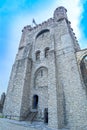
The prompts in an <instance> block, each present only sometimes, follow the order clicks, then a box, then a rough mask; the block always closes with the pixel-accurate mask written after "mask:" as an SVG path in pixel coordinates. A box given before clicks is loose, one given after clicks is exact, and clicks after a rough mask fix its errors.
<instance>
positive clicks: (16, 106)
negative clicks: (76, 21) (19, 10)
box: [3, 7, 87, 130]
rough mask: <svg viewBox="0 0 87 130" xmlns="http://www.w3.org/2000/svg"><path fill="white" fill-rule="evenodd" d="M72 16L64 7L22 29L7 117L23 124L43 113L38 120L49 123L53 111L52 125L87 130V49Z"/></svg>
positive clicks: (6, 101) (6, 102)
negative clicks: (84, 63) (86, 68)
mask: <svg viewBox="0 0 87 130" xmlns="http://www.w3.org/2000/svg"><path fill="white" fill-rule="evenodd" d="M66 12H67V10H66V9H65V8H64V7H58V8H57V9H56V10H55V11H54V15H53V18H50V19H48V20H47V21H45V22H43V23H42V24H39V25H37V26H35V27H31V26H30V25H29V26H26V27H24V29H23V30H22V37H21V41H20V45H19V49H18V53H17V55H16V59H15V62H14V64H13V67H12V72H11V76H10V80H9V84H8V90H7V96H6V100H5V104H4V110H3V115H4V116H5V117H7V118H9V117H10V118H11V119H17V120H23V119H25V117H26V116H27V114H28V113H29V112H31V111H33V110H37V111H38V114H37V117H36V120H38V121H39V120H40V121H44V111H45V110H48V126H49V127H51V128H56V129H59V128H64V127H68V128H69V129H70V130H86V127H87V99H86V98H87V95H86V89H84V88H85V87H84V86H85V85H84V82H83V77H82V76H81V70H80V69H81V68H80V63H81V60H82V59H83V57H84V56H86V54H87V50H85V52H84V51H83V50H81V49H80V47H79V44H78V41H77V39H76V37H75V34H74V33H73V29H72V28H71V25H70V21H69V20H68V18H67V13H66ZM81 54H82V55H81Z"/></svg>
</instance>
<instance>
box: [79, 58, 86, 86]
mask: <svg viewBox="0 0 87 130" xmlns="http://www.w3.org/2000/svg"><path fill="white" fill-rule="evenodd" d="M80 69H81V73H82V78H83V81H84V84H85V86H86V87H87V56H85V57H83V59H82V61H81V63H80Z"/></svg>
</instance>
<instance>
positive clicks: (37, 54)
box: [36, 51, 40, 60]
mask: <svg viewBox="0 0 87 130" xmlns="http://www.w3.org/2000/svg"><path fill="white" fill-rule="evenodd" d="M36 60H40V51H37V52H36Z"/></svg>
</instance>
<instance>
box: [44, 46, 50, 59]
mask: <svg viewBox="0 0 87 130" xmlns="http://www.w3.org/2000/svg"><path fill="white" fill-rule="evenodd" d="M48 53H49V48H48V47H47V48H46V49H45V57H46V58H47V57H48Z"/></svg>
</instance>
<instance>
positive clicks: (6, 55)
mask: <svg viewBox="0 0 87 130" xmlns="http://www.w3.org/2000/svg"><path fill="white" fill-rule="evenodd" d="M58 6H64V7H65V8H66V9H67V11H68V12H67V15H68V19H69V21H71V26H72V28H73V29H74V32H75V34H76V37H77V39H78V41H79V44H80V46H81V48H82V49H84V48H87V0H0V95H1V93H2V92H6V91H7V87H8V81H9V77H10V73H11V69H12V65H13V63H14V60H15V56H16V54H17V51H18V46H19V42H20V38H21V34H22V32H21V30H22V29H23V27H24V26H26V25H31V26H33V24H32V19H33V18H34V19H35V21H36V23H37V24H39V23H42V22H43V21H45V20H47V19H49V18H51V17H53V12H54V10H55V9H56V8H57V7H58Z"/></svg>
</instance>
